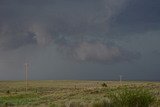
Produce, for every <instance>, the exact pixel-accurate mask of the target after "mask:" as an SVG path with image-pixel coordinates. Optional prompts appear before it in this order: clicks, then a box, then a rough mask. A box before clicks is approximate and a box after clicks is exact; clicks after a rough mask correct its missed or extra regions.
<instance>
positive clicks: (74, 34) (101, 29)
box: [0, 0, 128, 62]
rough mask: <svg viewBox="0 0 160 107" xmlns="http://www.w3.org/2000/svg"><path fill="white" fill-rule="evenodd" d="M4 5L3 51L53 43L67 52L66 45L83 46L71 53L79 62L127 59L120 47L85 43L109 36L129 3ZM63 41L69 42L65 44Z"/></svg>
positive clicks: (113, 0) (104, 0) (0, 27)
mask: <svg viewBox="0 0 160 107" xmlns="http://www.w3.org/2000/svg"><path fill="white" fill-rule="evenodd" d="M1 2H2V4H3V5H2V4H1V11H0V12H1V15H2V17H1V18H2V20H3V19H4V20H5V21H3V23H1V24H0V30H1V36H0V38H1V42H0V43H1V48H2V49H3V48H4V49H5V48H7V49H11V48H13V49H15V48H19V47H22V46H25V45H27V44H37V45H40V46H41V45H46V44H48V43H49V42H54V43H55V44H56V45H62V46H63V48H65V47H66V46H65V45H66V44H65V43H67V44H69V45H67V46H70V45H73V42H74V44H76V42H79V43H77V44H76V45H77V46H75V47H74V49H72V50H74V51H71V52H73V53H72V54H73V55H72V56H76V58H75V59H79V60H83V58H82V57H85V58H86V60H88V59H89V60H90V61H91V60H92V59H93V60H94V61H96V60H97V61H99V60H102V61H108V62H109V61H112V60H113V59H114V58H115V59H118V58H119V59H120V60H123V59H124V60H125V59H126V58H124V57H125V56H123V55H121V54H122V53H121V52H120V49H119V48H118V47H107V46H105V45H103V44H102V43H100V42H101V41H98V43H96V44H90V43H87V42H88V40H85V39H83V38H84V37H86V36H88V37H89V38H88V39H89V41H92V39H91V37H92V36H95V37H97V38H101V36H100V35H106V34H107V32H108V30H109V26H110V23H111V22H112V19H113V18H114V17H116V16H117V15H118V14H120V13H121V9H123V8H124V7H125V6H126V4H127V3H128V2H127V1H126V0H121V1H119V0H102V1H97V0H94V2H93V1H92V2H91V1H83V0H82V1H81V2H80V1H78V0H76V1H73V0H69V1H64V0H63V1H56V0H55V1H54V2H53V1H49V0H48V1H45V2H44V1H38V2H35V1H34V2H31V1H19V0H16V1H14V2H13V1H10V2H8V1H1ZM11 2H12V4H11ZM60 38H66V39H63V41H62V39H60ZM80 38H81V39H80ZM105 39H106V38H105ZM69 48H70V47H69ZM101 48H102V49H101ZM67 49H68V48H67ZM64 50H65V49H64ZM82 51H86V53H83V52H82ZM97 51H100V52H98V53H97ZM82 54H84V56H83V55H82ZM98 54H99V55H98ZM105 54H106V55H105ZM101 55H102V56H101ZM122 56H123V57H122ZM126 57H127V56H126Z"/></svg>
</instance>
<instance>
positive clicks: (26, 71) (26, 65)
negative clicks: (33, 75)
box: [25, 63, 29, 92]
mask: <svg viewBox="0 0 160 107" xmlns="http://www.w3.org/2000/svg"><path fill="white" fill-rule="evenodd" d="M28 67H29V64H28V63H25V82H26V92H27V91H28Z"/></svg>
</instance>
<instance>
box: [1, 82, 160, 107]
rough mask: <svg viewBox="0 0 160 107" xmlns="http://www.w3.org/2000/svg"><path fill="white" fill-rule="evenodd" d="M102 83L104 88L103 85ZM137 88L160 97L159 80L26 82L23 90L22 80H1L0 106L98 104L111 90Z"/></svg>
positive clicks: (115, 91)
mask: <svg viewBox="0 0 160 107" xmlns="http://www.w3.org/2000/svg"><path fill="white" fill-rule="evenodd" d="M104 83H105V84H106V85H107V86H106V87H103V84H104ZM137 87H141V88H143V89H147V90H151V91H152V92H153V93H154V95H155V96H156V98H157V99H158V100H159V99H160V83H159V82H134V81H126V82H125V81H124V82H123V83H122V85H121V84H120V83H119V82H118V81H52V80H50V81H29V86H28V88H29V89H28V92H27V93H26V92H25V81H0V106H1V105H16V106H26V105H28V106H29V107H30V106H38V107H40V106H42V107H43V106H45V107H46V105H48V106H51V107H54V106H55V105H56V107H57V105H59V106H64V105H65V104H68V103H69V104H70V105H71V106H70V107H72V106H73V105H74V107H76V106H77V107H89V106H91V105H92V104H93V103H98V104H100V103H99V102H102V99H108V96H109V95H110V93H117V92H118V91H119V90H121V89H122V88H137ZM71 102H72V103H71ZM158 103H159V101H158V102H157V103H156V104H158ZM98 104H97V105H98ZM82 105H84V106H82ZM95 105H96V104H95ZM68 106H69V105H68ZM92 106H93V105H92ZM99 107H100V106H99Z"/></svg>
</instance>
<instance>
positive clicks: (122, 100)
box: [110, 88, 155, 107]
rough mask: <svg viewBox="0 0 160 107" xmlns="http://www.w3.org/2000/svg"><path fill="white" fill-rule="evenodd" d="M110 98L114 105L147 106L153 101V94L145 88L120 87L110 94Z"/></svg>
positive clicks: (120, 106)
mask: <svg viewBox="0 0 160 107" xmlns="http://www.w3.org/2000/svg"><path fill="white" fill-rule="evenodd" d="M110 99H111V101H112V103H113V104H114V105H115V107H117V106H118V107H149V106H150V105H151V104H152V103H153V102H154V101H155V96H154V95H153V94H152V93H151V92H150V91H148V90H145V89H140V88H139V89H138V88H136V89H122V90H121V91H119V92H117V93H114V94H111V95H110Z"/></svg>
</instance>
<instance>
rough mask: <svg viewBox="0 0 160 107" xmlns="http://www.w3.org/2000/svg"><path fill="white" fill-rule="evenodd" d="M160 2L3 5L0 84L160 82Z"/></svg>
mask: <svg viewBox="0 0 160 107" xmlns="http://www.w3.org/2000/svg"><path fill="white" fill-rule="evenodd" d="M159 13H160V1H159V0H0V80H23V79H24V77H25V70H24V64H25V63H28V64H29V71H28V77H29V79H30V80H118V79H119V75H122V76H123V80H148V81H160V14H159Z"/></svg>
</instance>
